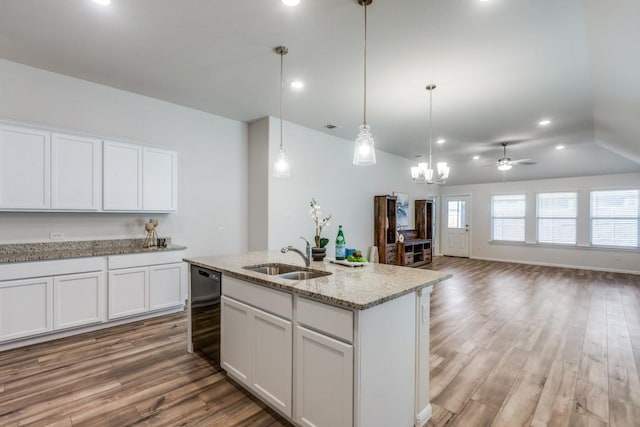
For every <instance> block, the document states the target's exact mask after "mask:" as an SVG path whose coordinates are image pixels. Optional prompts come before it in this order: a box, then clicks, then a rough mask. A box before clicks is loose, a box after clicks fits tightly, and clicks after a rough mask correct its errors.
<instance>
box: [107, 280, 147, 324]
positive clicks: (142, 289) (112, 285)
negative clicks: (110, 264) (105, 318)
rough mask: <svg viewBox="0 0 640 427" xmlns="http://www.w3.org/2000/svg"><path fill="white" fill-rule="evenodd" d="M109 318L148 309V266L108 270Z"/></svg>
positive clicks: (143, 311)
mask: <svg viewBox="0 0 640 427" xmlns="http://www.w3.org/2000/svg"><path fill="white" fill-rule="evenodd" d="M108 289H109V290H108V294H109V304H108V305H109V319H117V318H119V317H125V316H131V315H134V314H139V313H145V312H147V311H149V268H148V267H140V268H127V269H123V270H112V271H109V286H108Z"/></svg>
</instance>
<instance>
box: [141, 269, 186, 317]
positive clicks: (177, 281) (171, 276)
mask: <svg viewBox="0 0 640 427" xmlns="http://www.w3.org/2000/svg"><path fill="white" fill-rule="evenodd" d="M183 274H184V266H183V264H182V263H178V264H168V265H154V266H153V267H149V310H160V309H163V308H168V307H175V306H177V305H180V304H184V300H183V298H182V296H183V294H182V277H183Z"/></svg>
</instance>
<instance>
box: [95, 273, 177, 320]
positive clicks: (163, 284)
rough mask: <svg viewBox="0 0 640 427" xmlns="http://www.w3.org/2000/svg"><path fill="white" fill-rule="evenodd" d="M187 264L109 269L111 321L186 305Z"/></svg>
mask: <svg viewBox="0 0 640 427" xmlns="http://www.w3.org/2000/svg"><path fill="white" fill-rule="evenodd" d="M183 282H184V264H183V263H181V262H180V263H173V264H161V265H153V266H149V267H134V268H123V269H118V270H109V292H108V293H109V304H108V305H109V319H118V318H121V317H128V316H133V315H136V314H141V313H146V312H148V311H154V310H162V309H165V308H170V307H176V306H179V305H182V304H184V301H183V299H182V295H183V292H182V290H183Z"/></svg>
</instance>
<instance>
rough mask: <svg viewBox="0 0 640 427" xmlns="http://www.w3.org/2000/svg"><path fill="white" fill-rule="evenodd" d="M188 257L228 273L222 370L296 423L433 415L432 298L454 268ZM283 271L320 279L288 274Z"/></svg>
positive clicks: (258, 256)
mask: <svg viewBox="0 0 640 427" xmlns="http://www.w3.org/2000/svg"><path fill="white" fill-rule="evenodd" d="M185 261H186V262H188V263H189V264H191V265H194V266H198V267H203V268H208V269H212V270H216V271H219V272H221V273H222V298H221V312H222V325H221V367H222V369H224V370H225V371H226V372H227V374H228V375H229V376H230V377H231V378H233V379H234V380H236V381H237V382H239V383H240V384H242V385H243V386H244V387H246V388H247V389H248V390H249V391H251V392H252V393H253V394H255V395H256V396H258V397H259V398H260V399H261V400H263V401H265V402H266V403H267V404H269V405H270V406H272V407H273V408H274V409H276V410H277V411H279V412H280V413H282V414H283V415H284V416H286V417H287V418H289V419H290V420H291V421H293V422H294V423H296V424H298V425H306V426H312V425H313V426H318V427H321V426H332V427H333V426H351V425H353V426H367V427H369V426H389V425H394V426H395V425H397V426H411V425H422V424H424V423H425V422H426V421H427V420H428V419H429V417H430V415H431V406H430V404H429V298H430V293H431V289H432V286H433V285H434V284H436V283H438V282H440V281H442V280H445V279H447V278H449V277H451V276H450V275H449V274H446V273H441V272H437V271H430V270H421V269H410V268H405V267H397V266H392V265H384V264H369V265H366V266H364V267H357V268H351V267H346V266H341V265H335V264H330V263H329V262H313V263H311V266H310V267H309V268H307V267H305V266H304V262H303V261H302V259H301V257H299V256H298V255H296V254H292V253H288V254H282V253H280V252H270V251H264V252H251V253H247V254H243V255H235V256H225V257H200V258H189V259H185ZM265 265H266V266H268V267H269V268H270V269H269V270H265V269H264V268H262V269H261V268H260V266H265ZM247 267H249V268H251V267H253V269H249V268H247ZM255 270H258V271H255ZM260 270H262V272H261V271H260ZM278 270H281V271H292V270H295V271H302V272H310V273H312V274H322V275H321V276H320V277H316V278H313V279H307V280H290V279H287V278H286V275H285V274H278ZM268 272H269V273H272V274H271V275H270V274H267V273H268ZM314 272H315V273H314Z"/></svg>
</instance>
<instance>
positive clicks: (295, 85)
mask: <svg viewBox="0 0 640 427" xmlns="http://www.w3.org/2000/svg"><path fill="white" fill-rule="evenodd" d="M291 87H292V88H294V89H302V88H303V87H304V83H302V82H301V81H299V80H296V81H295V82H291Z"/></svg>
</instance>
